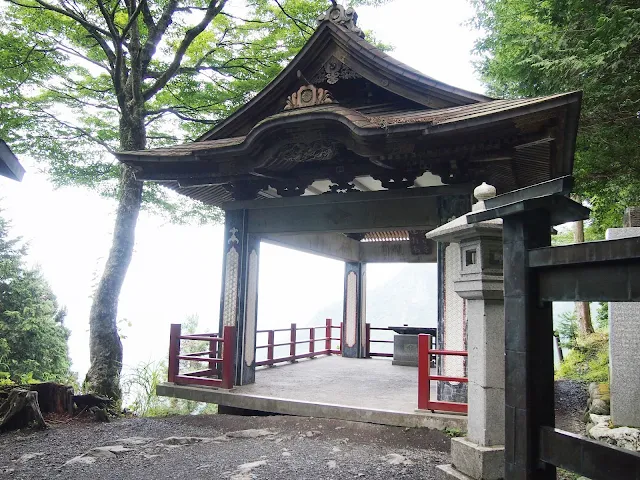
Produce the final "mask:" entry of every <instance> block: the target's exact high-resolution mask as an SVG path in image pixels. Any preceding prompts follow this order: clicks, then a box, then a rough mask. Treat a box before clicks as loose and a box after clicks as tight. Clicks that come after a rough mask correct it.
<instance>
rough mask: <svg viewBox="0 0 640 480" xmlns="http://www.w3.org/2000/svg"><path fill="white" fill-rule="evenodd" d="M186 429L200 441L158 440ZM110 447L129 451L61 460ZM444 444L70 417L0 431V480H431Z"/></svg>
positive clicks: (212, 418) (424, 435) (344, 431)
mask: <svg viewBox="0 0 640 480" xmlns="http://www.w3.org/2000/svg"><path fill="white" fill-rule="evenodd" d="M247 429H252V430H249V432H248V433H246V432H245V433H243V434H240V435H241V436H242V435H245V436H246V435H249V436H251V435H253V436H256V437H255V438H237V437H236V436H234V434H232V433H229V432H238V431H246V430H247ZM224 434H227V435H224ZM187 436H189V437H200V438H202V439H204V440H202V441H199V442H196V443H193V444H187V445H176V443H178V441H177V440H173V441H165V442H162V440H163V439H166V438H167V437H187ZM131 437H143V438H139V439H138V440H136V439H134V440H131ZM127 438H129V441H122V440H120V441H118V440H119V439H127ZM152 439H153V440H152ZM136 442H138V444H135V443H136ZM110 445H122V446H123V447H124V448H130V449H131V450H129V451H123V452H116V453H115V454H113V453H111V454H110V453H107V454H104V453H103V455H108V456H109V458H102V457H98V458H89V459H87V457H93V456H94V455H96V454H89V455H86V456H85V457H83V459H84V461H93V463H91V464H84V463H75V464H68V465H65V463H66V462H67V461H69V460H70V459H72V458H74V457H75V456H78V455H82V454H84V453H85V452H88V451H89V450H91V449H92V448H94V447H103V446H110ZM448 450H449V437H447V436H446V435H444V434H442V433H441V432H438V431H434V430H427V429H404V428H399V427H385V426H380V425H370V424H365V423H356V422H345V421H339V420H326V419H313V418H301V417H283V416H280V417H272V416H270V417H239V416H230V415H209V416H181V417H170V418H164V419H150V418H139V419H123V420H117V421H114V422H111V423H107V424H95V423H74V422H71V423H69V424H67V425H64V426H58V427H53V428H50V429H49V430H46V431H42V432H31V431H29V432H28V431H24V432H13V433H6V434H3V435H0V478H3V479H4V478H11V479H34V480H35V479H41V478H47V479H48V478H65V479H91V480H99V479H110V480H111V479H139V480H145V479H162V478H190V479H212V478H215V479H217V478H220V479H231V480H248V479H274V480H277V479H287V480H290V479H331V478H366V479H388V478H407V479H411V478H416V479H417V478H422V479H434V478H435V476H434V475H435V472H434V468H435V466H436V465H441V464H444V463H448V461H449V453H448ZM99 453H100V452H99ZM29 454H35V455H32V456H31V455H29ZM25 455H27V457H25ZM83 459H81V460H80V462H82V461H83Z"/></svg>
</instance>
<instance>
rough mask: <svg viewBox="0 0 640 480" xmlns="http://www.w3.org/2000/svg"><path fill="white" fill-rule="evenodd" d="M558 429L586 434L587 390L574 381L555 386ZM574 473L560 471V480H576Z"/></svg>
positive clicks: (561, 382)
mask: <svg viewBox="0 0 640 480" xmlns="http://www.w3.org/2000/svg"><path fill="white" fill-rule="evenodd" d="M555 397H556V398H555V401H556V427H557V428H560V429H561V430H566V431H568V432H572V433H577V434H579V435H584V434H585V424H584V420H583V417H584V411H585V410H586V408H587V388H586V387H585V385H583V384H581V383H579V382H576V381H574V380H557V381H556V386H555ZM578 477H579V475H576V474H574V473H569V472H566V471H563V470H558V474H557V478H558V480H575V479H577V478H578Z"/></svg>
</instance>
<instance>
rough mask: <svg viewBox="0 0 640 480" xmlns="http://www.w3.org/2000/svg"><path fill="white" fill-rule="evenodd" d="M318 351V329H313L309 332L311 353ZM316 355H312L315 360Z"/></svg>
mask: <svg viewBox="0 0 640 480" xmlns="http://www.w3.org/2000/svg"><path fill="white" fill-rule="evenodd" d="M315 351H316V329H315V327H311V329H310V330H309V353H314V352H315ZM314 356H315V355H311V357H312V358H313V357H314Z"/></svg>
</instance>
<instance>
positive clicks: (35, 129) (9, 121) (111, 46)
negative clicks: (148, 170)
mask: <svg viewBox="0 0 640 480" xmlns="http://www.w3.org/2000/svg"><path fill="white" fill-rule="evenodd" d="M385 1H386V0H359V1H352V2H350V3H351V4H354V5H362V4H371V5H378V4H382V3H384V2H385ZM7 4H8V5H5V6H4V7H3V8H2V9H0V138H3V139H5V140H7V141H8V142H9V144H10V145H11V146H12V148H13V149H14V151H15V152H16V153H25V154H29V155H30V156H31V157H33V158H34V159H36V160H37V161H39V162H40V164H41V167H42V168H43V170H45V171H46V172H47V173H48V174H49V176H50V178H51V180H52V182H53V183H54V184H55V185H56V186H62V185H81V186H85V187H88V188H91V189H92V190H94V191H97V192H99V193H101V194H103V195H105V196H107V197H116V196H117V194H118V193H117V192H118V179H119V177H120V166H119V164H118V162H116V161H115V160H114V158H113V156H112V153H113V152H116V151H118V150H121V149H122V148H126V145H128V140H129V139H128V138H125V137H126V136H127V133H126V132H127V130H126V129H123V128H122V126H123V123H122V122H123V121H124V122H125V123H126V124H128V125H130V124H132V122H133V121H132V120H131V117H132V116H134V115H137V114H138V111H141V116H142V122H143V123H144V130H145V131H146V133H144V134H143V136H144V137H146V138H143V139H142V145H143V146H144V144H145V140H146V146H147V147H157V146H163V145H167V144H175V143H180V142H183V141H186V140H191V139H194V138H196V137H198V136H199V135H201V134H202V133H203V132H205V131H206V130H208V129H210V128H211V127H212V126H213V125H215V124H216V123H217V122H219V121H220V120H222V119H224V118H226V117H227V116H228V115H229V114H230V113H232V112H233V111H234V110H236V109H237V108H239V107H241V106H243V105H244V104H246V103H247V102H248V101H249V100H250V99H251V98H252V97H253V96H254V95H255V94H256V93H258V92H259V91H260V90H261V89H262V88H263V87H264V86H265V85H266V84H267V83H268V82H270V81H271V80H272V79H273V78H274V77H275V76H276V75H277V74H278V73H279V72H280V71H281V70H282V68H283V67H284V66H285V65H286V64H287V63H288V62H289V61H290V59H291V58H292V57H293V56H294V55H295V54H296V53H297V52H298V51H299V50H300V48H301V47H302V46H303V45H304V43H305V42H306V40H307V39H308V38H309V37H310V36H311V34H312V33H313V31H314V29H315V25H316V19H317V17H318V15H319V14H320V13H322V12H324V11H325V10H326V9H327V8H328V7H329V6H330V2H329V0H279V1H278V2H275V1H273V0H249V1H247V2H246V8H243V9H241V11H239V10H238V8H236V7H234V6H233V5H232V4H231V2H229V3H228V4H227V2H226V0H211V1H208V0H195V1H193V2H182V1H179V0H178V1H176V2H166V1H158V0H147V1H146V3H144V5H140V6H141V7H144V8H142V9H136V10H137V11H136V12H135V13H134V12H132V11H131V10H129V9H128V6H130V5H133V6H134V7H135V5H136V2H133V3H132V4H127V3H126V2H125V3H122V2H119V1H117V0H78V1H77V2H73V5H71V4H69V3H68V2H66V1H64V0H50V1H44V0H8V2H7ZM211 6H216V7H220V12H219V13H218V14H215V15H214V16H213V18H211V19H210V21H209V23H208V24H206V26H205V28H204V29H203V30H202V32H200V33H199V34H198V35H196V36H195V38H193V39H192V41H190V42H187V41H185V39H187V38H189V33H188V32H189V31H190V30H189V29H191V28H194V27H195V26H196V24H197V23H198V22H199V21H200V20H201V19H202V18H203V15H204V11H205V10H206V9H207V7H211ZM134 7H131V8H132V9H133V8H134ZM103 9H105V10H104V11H103ZM163 15H168V19H169V21H168V24H167V26H166V29H165V30H163V29H162V18H164V17H163ZM183 47H184V48H183ZM141 59H142V60H141ZM176 62H177V63H176ZM174 67H175V68H174ZM132 89H133V90H132ZM133 123H135V122H133ZM129 133H130V132H129ZM144 188H145V189H144V194H143V206H144V207H145V208H147V209H149V210H150V211H152V212H155V213H162V214H163V215H168V216H169V219H170V220H172V221H174V222H179V223H184V222H191V221H195V222H206V221H212V220H213V221H219V220H220V217H221V214H220V211H219V210H218V209H214V208H211V207H209V206H206V205H204V204H201V203H199V202H193V201H189V200H185V199H184V197H182V196H179V195H176V194H175V193H174V192H172V191H170V190H167V189H166V188H164V187H162V186H160V185H158V184H153V183H149V184H146V185H145V187H144Z"/></svg>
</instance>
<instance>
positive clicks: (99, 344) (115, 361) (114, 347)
mask: <svg viewBox="0 0 640 480" xmlns="http://www.w3.org/2000/svg"><path fill="white" fill-rule="evenodd" d="M132 110H134V111H132V112H131V113H129V115H128V117H129V118H130V119H136V120H132V121H129V122H127V121H126V120H125V119H124V118H121V120H120V144H121V148H122V149H123V150H138V149H143V148H144V147H145V143H146V135H145V133H146V132H145V127H144V121H143V120H142V119H143V117H142V116H141V115H140V114H138V115H136V113H139V112H140V109H132ZM136 110H137V111H136ZM121 169H122V177H121V179H120V190H119V198H118V210H117V213H116V224H115V227H114V230H113V243H112V245H111V250H110V251H109V257H108V258H107V263H106V265H105V267H104V272H103V274H102V278H101V279H100V283H99V284H98V288H97V289H96V292H95V296H94V298H93V304H92V305H91V313H90V316H89V332H90V343H89V349H90V358H91V367H90V368H89V371H88V372H87V376H86V379H85V383H84V390H85V391H88V392H92V393H96V394H98V395H102V396H106V397H109V398H111V399H113V400H114V401H115V402H119V401H120V399H121V397H122V390H121V388H120V372H121V370H122V342H121V341H120V335H119V333H118V325H117V316H118V298H119V296H120V290H121V289H122V284H123V283H124V279H125V276H126V274H127V269H128V268H129V264H130V263H131V257H132V255H133V247H134V244H135V230H136V223H137V221H138V214H139V213H140V206H141V205H142V185H143V184H142V182H141V181H138V180H136V178H135V175H134V171H133V169H132V168H131V167H129V166H127V165H122V166H121Z"/></svg>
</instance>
